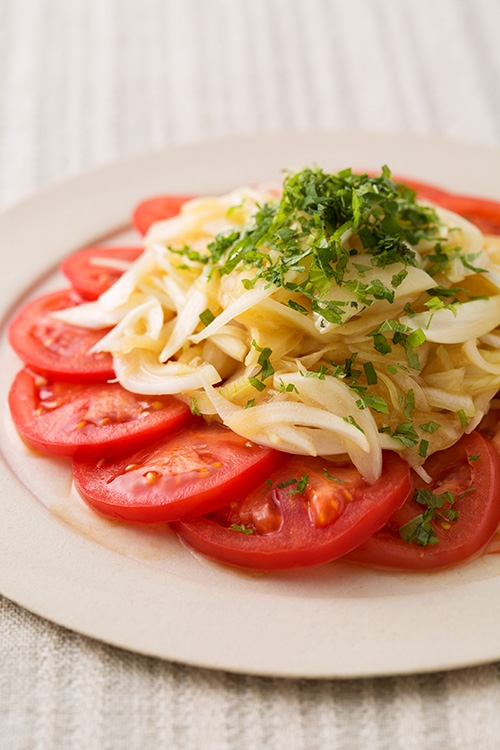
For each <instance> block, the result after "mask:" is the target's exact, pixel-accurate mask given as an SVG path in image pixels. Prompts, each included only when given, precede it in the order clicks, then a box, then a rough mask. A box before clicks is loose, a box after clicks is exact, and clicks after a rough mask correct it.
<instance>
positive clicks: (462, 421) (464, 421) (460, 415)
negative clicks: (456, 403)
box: [457, 409, 469, 427]
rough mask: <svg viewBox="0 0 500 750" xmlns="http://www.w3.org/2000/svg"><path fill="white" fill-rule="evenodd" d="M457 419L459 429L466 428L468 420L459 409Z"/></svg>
mask: <svg viewBox="0 0 500 750" xmlns="http://www.w3.org/2000/svg"><path fill="white" fill-rule="evenodd" d="M457 417H458V418H459V420H460V427H467V425H468V424H469V420H468V419H467V415H466V414H465V412H464V410H463V409H459V410H458V411H457Z"/></svg>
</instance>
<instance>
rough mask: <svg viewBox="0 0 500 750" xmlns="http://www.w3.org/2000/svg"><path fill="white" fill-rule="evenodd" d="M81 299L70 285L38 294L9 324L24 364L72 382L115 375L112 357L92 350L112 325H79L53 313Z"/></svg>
mask: <svg viewBox="0 0 500 750" xmlns="http://www.w3.org/2000/svg"><path fill="white" fill-rule="evenodd" d="M81 302H82V300H81V298H80V297H78V295H76V294H75V293H74V292H73V291H72V290H68V289H64V290H62V291H58V292H51V293H50V294H45V295H43V296H42V297H37V298H36V299H34V300H33V301H32V302H28V304H27V305H25V306H24V307H23V308H22V309H21V311H20V312H19V313H18V314H17V316H16V317H15V318H14V320H13V321H12V323H11V324H10V328H9V341H10V344H11V346H12V348H13V349H14V351H15V352H16V354H17V355H18V356H19V357H20V358H21V359H22V360H23V362H24V363H25V364H27V365H29V366H30V367H31V369H33V370H35V371H36V372H39V373H41V374H42V375H45V376H46V377H49V378H54V379H56V380H63V381H65V382H71V383H83V382H85V383H91V382H92V383H102V382H104V381H106V380H110V379H111V378H114V376H115V373H114V371H113V359H112V357H111V355H110V354H108V353H107V352H98V353H96V354H90V353H89V350H90V349H91V348H92V347H93V346H94V344H96V343H97V342H98V341H99V340H100V339H101V338H102V337H103V336H104V334H105V333H107V331H108V330H109V329H107V328H106V329H100V330H97V331H95V330H89V329H87V328H79V327H78V326H73V325H69V324H68V323H63V322H62V321H60V320H57V319H56V318H52V317H51V315H50V314H51V313H52V312H55V311H56V310H64V309H66V308H68V307H74V306H75V305H78V304H81Z"/></svg>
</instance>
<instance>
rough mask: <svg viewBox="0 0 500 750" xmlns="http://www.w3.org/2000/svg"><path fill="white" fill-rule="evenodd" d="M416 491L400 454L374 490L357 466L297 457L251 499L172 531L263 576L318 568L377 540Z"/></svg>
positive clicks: (389, 460)
mask: <svg viewBox="0 0 500 750" xmlns="http://www.w3.org/2000/svg"><path fill="white" fill-rule="evenodd" d="M411 489H412V483H411V477H410V470H409V468H408V465H407V464H406V463H405V462H404V461H402V460H401V459H400V458H399V457H398V456H397V455H396V454H394V453H388V454H387V455H386V456H385V457H384V470H383V476H382V477H381V478H380V479H379V480H378V481H377V482H375V483H374V484H371V485H370V484H368V483H367V482H365V481H364V480H363V478H362V477H361V475H360V474H359V472H358V471H357V469H355V468H354V467H352V466H349V467H334V466H332V463H331V462H328V461H327V460H326V459H322V458H304V457H300V458H299V457H291V458H289V459H288V460H287V462H286V463H285V464H284V465H283V466H282V467H281V468H280V469H279V470H278V471H277V472H276V473H275V474H274V475H273V476H272V477H271V479H270V482H269V483H267V484H265V485H263V486H260V487H258V488H257V489H256V490H254V491H253V492H251V493H249V494H247V496H246V497H245V498H243V499H240V500H236V501H235V502H233V503H231V504H230V505H229V506H228V507H225V508H222V509H221V510H219V511H216V512H215V513H212V514H211V515H209V516H204V517H200V518H194V519H192V520H186V519H183V520H181V521H178V522H177V523H175V524H173V528H174V530H175V531H176V532H177V533H178V534H179V536H180V537H181V538H182V539H183V540H184V541H185V542H187V543H188V544H189V545H190V546H191V547H193V548H194V549H195V550H197V551H198V552H201V553H202V554H204V555H207V556H208V557H211V558H213V559H215V560H219V561H221V562H225V563H229V564H230V565H236V566H239V567H244V568H258V569H262V570H271V569H286V568H295V567H306V566H310V565H319V564H321V563H326V562H329V561H331V560H334V559H335V558H338V557H341V556H342V555H345V554H346V553H347V552H349V551H350V550H352V549H354V548H355V547H357V546H358V545H359V544H361V542H362V541H363V540H365V539H367V538H368V537H369V536H371V535H372V534H374V533H375V531H376V530H377V529H379V528H380V527H381V526H382V525H383V524H384V523H386V521H387V520H388V518H389V517H390V516H391V515H392V514H393V513H394V512H395V510H396V509H397V508H399V507H400V505H401V504H402V503H403V502H404V501H405V499H406V497H407V496H408V493H409V492H410V491H411Z"/></svg>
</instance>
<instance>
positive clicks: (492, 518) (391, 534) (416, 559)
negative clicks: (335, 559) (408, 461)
mask: <svg viewBox="0 0 500 750" xmlns="http://www.w3.org/2000/svg"><path fill="white" fill-rule="evenodd" d="M425 470H426V471H427V472H428V474H429V475H430V476H431V477H432V482H431V484H430V485H428V484H426V483H425V482H424V481H423V480H422V479H421V478H420V477H418V476H417V475H415V486H416V488H417V489H430V490H432V492H433V493H434V494H435V495H441V494H444V493H445V492H451V493H453V495H454V497H455V503H454V504H453V506H450V504H449V503H445V504H444V505H443V507H442V509H441V511H446V510H449V509H452V510H454V511H457V512H458V519H457V520H455V521H448V519H447V518H446V517H443V514H442V513H440V514H439V516H437V517H435V519H434V520H432V521H431V525H432V528H433V529H434V533H435V535H436V537H437V540H438V541H437V544H427V545H425V546H421V545H418V544H417V543H416V542H412V543H411V544H408V542H406V541H405V540H404V539H402V538H401V536H400V533H399V531H400V529H401V527H403V526H405V525H406V524H408V523H410V522H411V521H413V520H414V519H415V518H416V517H417V516H420V515H421V514H422V513H423V512H424V511H425V510H426V508H425V507H424V506H422V505H421V504H420V503H418V502H415V500H414V499H413V495H412V497H410V498H409V499H408V500H407V501H406V503H405V504H404V505H403V507H402V508H401V509H400V510H399V511H397V513H395V514H394V515H393V517H392V518H391V519H390V520H389V522H388V523H387V524H386V525H385V526H384V527H383V528H382V529H380V531H379V532H378V533H376V534H375V535H374V536H373V537H371V538H370V539H368V540H367V541H366V542H364V543H363V544H362V545H361V546H360V547H358V548H357V549H356V550H354V551H353V552H351V553H350V554H349V555H348V556H347V559H349V560H354V561H355V562H361V563H366V564H368V565H373V566H375V567H383V568H396V569H402V570H432V569H437V568H443V567H445V566H447V565H453V564H455V563H458V562H462V561H463V560H467V559H469V558H471V557H474V556H475V555H478V554H480V553H481V552H482V551H483V550H484V548H485V547H486V545H487V544H488V542H489V541H490V539H491V538H492V537H493V535H494V534H495V531H496V530H497V528H498V525H499V524H500V454H499V453H498V452H497V451H496V450H495V448H494V447H493V446H492V444H491V443H490V442H489V441H488V440H486V439H485V438H484V437H482V436H481V435H479V434H478V433H477V432H472V433H471V434H470V435H464V437H462V438H461V439H460V440H459V442H458V443H457V444H456V445H454V446H452V447H451V448H448V449H447V450H445V451H440V452H438V453H435V454H433V455H432V456H431V457H430V458H429V459H428V460H427V461H426V463H425Z"/></svg>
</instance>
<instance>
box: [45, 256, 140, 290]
mask: <svg viewBox="0 0 500 750" xmlns="http://www.w3.org/2000/svg"><path fill="white" fill-rule="evenodd" d="M143 250H144V248H142V247H86V248H84V249H83V250H79V251H78V252H76V253H72V255H69V256H68V257H67V258H65V259H64V260H63V261H62V263H61V265H60V269H61V271H62V273H63V274H64V275H65V276H66V278H67V279H68V280H69V281H70V283H71V286H72V287H73V289H74V290H75V291H76V292H77V293H78V294H79V295H80V297H82V299H85V300H94V299H97V297H99V296H100V295H101V294H102V293H103V292H105V291H106V289H109V287H110V286H111V285H112V284H114V283H115V281H117V280H118V279H119V278H120V276H121V275H122V274H123V273H124V271H126V270H127V267H128V266H129V265H130V264H131V263H132V262H133V261H134V260H137V258H138V257H139V255H141V253H142V252H143Z"/></svg>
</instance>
